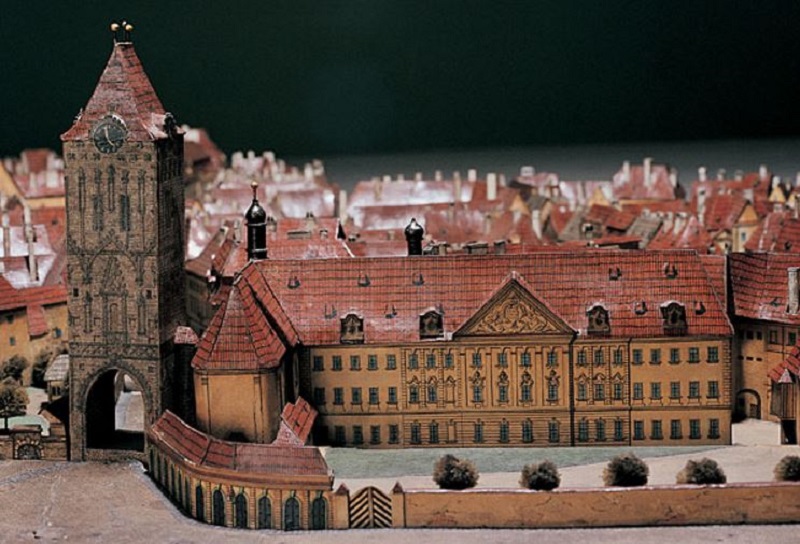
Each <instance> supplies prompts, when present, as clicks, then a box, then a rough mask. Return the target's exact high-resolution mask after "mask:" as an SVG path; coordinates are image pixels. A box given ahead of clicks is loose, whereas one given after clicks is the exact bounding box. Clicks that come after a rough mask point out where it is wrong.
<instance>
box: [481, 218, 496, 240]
mask: <svg viewBox="0 0 800 544" xmlns="http://www.w3.org/2000/svg"><path fill="white" fill-rule="evenodd" d="M493 220H494V218H493V217H492V214H490V213H487V214H486V215H485V216H484V218H483V233H484V234H486V235H487V236H488V235H489V233H491V232H492V222H493Z"/></svg>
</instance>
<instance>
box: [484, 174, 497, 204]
mask: <svg viewBox="0 0 800 544" xmlns="http://www.w3.org/2000/svg"><path fill="white" fill-rule="evenodd" d="M486 200H488V201H489V202H492V201H494V200H497V174H495V173H494V172H489V173H488V174H486Z"/></svg>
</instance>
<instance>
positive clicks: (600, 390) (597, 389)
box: [594, 383, 606, 400]
mask: <svg viewBox="0 0 800 544" xmlns="http://www.w3.org/2000/svg"><path fill="white" fill-rule="evenodd" d="M605 399H606V388H605V386H604V385H603V384H602V383H596V384H594V400H605Z"/></svg>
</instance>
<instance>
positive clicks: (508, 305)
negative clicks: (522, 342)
mask: <svg viewBox="0 0 800 544" xmlns="http://www.w3.org/2000/svg"><path fill="white" fill-rule="evenodd" d="M551 328H552V327H551V326H550V324H549V323H548V322H547V320H546V319H545V318H544V317H543V316H542V315H540V314H538V313H536V312H535V311H534V310H533V309H532V308H530V307H529V306H527V305H525V304H522V302H521V301H520V300H519V299H517V298H509V299H506V300H504V301H503V302H502V303H500V304H498V305H497V306H496V307H495V308H493V309H492V310H491V311H490V312H489V313H488V315H487V316H486V318H485V319H484V320H483V321H482V322H481V323H480V324H479V325H478V327H477V331H476V332H492V333H515V332H544V331H546V330H550V329H551Z"/></svg>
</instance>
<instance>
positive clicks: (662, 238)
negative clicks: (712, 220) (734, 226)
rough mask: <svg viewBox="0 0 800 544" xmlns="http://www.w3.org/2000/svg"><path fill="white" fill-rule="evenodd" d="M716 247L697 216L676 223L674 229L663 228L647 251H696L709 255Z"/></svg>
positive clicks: (673, 225)
mask: <svg viewBox="0 0 800 544" xmlns="http://www.w3.org/2000/svg"><path fill="white" fill-rule="evenodd" d="M713 245H714V239H713V237H712V236H711V234H710V233H709V232H708V231H707V230H706V229H705V228H704V227H703V225H701V224H700V220H699V219H697V217H695V216H690V217H688V218H686V219H685V220H681V221H680V222H677V221H676V222H674V223H673V224H672V228H669V229H666V228H662V229H661V230H660V231H659V232H658V234H656V235H655V237H654V238H653V239H652V240H651V241H650V243H649V244H648V245H647V249H694V250H695V251H697V252H699V253H708V252H709V251H710V250H711V248H712V246H713Z"/></svg>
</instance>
